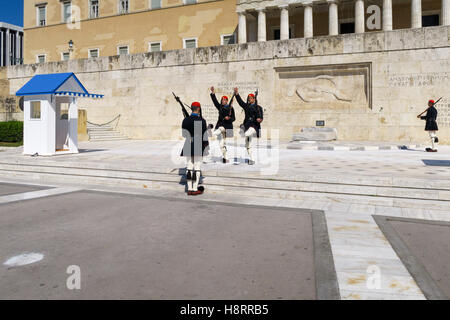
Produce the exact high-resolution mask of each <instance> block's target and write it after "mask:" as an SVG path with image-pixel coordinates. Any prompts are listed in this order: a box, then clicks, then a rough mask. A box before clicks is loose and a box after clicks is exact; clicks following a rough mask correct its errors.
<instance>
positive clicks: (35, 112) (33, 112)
mask: <svg viewBox="0 0 450 320" xmlns="http://www.w3.org/2000/svg"><path fill="white" fill-rule="evenodd" d="M40 118H41V102H40V101H31V102H30V119H40Z"/></svg>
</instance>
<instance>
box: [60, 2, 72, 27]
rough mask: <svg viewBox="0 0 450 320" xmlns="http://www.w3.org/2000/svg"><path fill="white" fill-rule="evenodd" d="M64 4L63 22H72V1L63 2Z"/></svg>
mask: <svg viewBox="0 0 450 320" xmlns="http://www.w3.org/2000/svg"><path fill="white" fill-rule="evenodd" d="M62 6H63V9H62V10H63V12H62V16H63V22H65V23H68V22H70V18H71V16H72V3H71V2H70V1H65V2H63V3H62Z"/></svg>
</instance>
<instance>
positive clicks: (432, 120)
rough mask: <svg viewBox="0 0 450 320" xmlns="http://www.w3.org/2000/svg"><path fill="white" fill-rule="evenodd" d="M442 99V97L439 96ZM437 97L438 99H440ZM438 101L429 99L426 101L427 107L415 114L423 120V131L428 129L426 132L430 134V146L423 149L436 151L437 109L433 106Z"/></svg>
mask: <svg viewBox="0 0 450 320" xmlns="http://www.w3.org/2000/svg"><path fill="white" fill-rule="evenodd" d="M441 99H442V98H441ZM441 99H439V100H441ZM439 100H438V101H436V102H435V101H434V100H429V101H428V108H427V109H426V110H425V111H424V112H422V113H421V114H419V115H418V116H417V118H420V119H422V120H425V121H426V123H425V131H428V134H429V136H430V140H431V148H426V149H425V150H426V151H427V152H437V149H436V144H437V143H438V142H439V139H438V137H437V136H436V131H438V125H437V122H436V118H437V114H438V112H437V110H436V108H435V107H434V105H435V104H436V103H438V102H439ZM425 112H426V115H424V116H422V114H424V113H425Z"/></svg>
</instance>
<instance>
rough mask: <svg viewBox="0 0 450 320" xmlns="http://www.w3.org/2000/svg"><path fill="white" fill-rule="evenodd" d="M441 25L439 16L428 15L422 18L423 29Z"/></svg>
mask: <svg viewBox="0 0 450 320" xmlns="http://www.w3.org/2000/svg"><path fill="white" fill-rule="evenodd" d="M438 25H439V14H427V15H425V14H424V15H423V16H422V27H433V26H438Z"/></svg>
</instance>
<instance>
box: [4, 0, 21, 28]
mask: <svg viewBox="0 0 450 320" xmlns="http://www.w3.org/2000/svg"><path fill="white" fill-rule="evenodd" d="M0 8H1V10H0V22H7V23H10V24H14V25H16V26H20V27H23V0H0Z"/></svg>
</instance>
